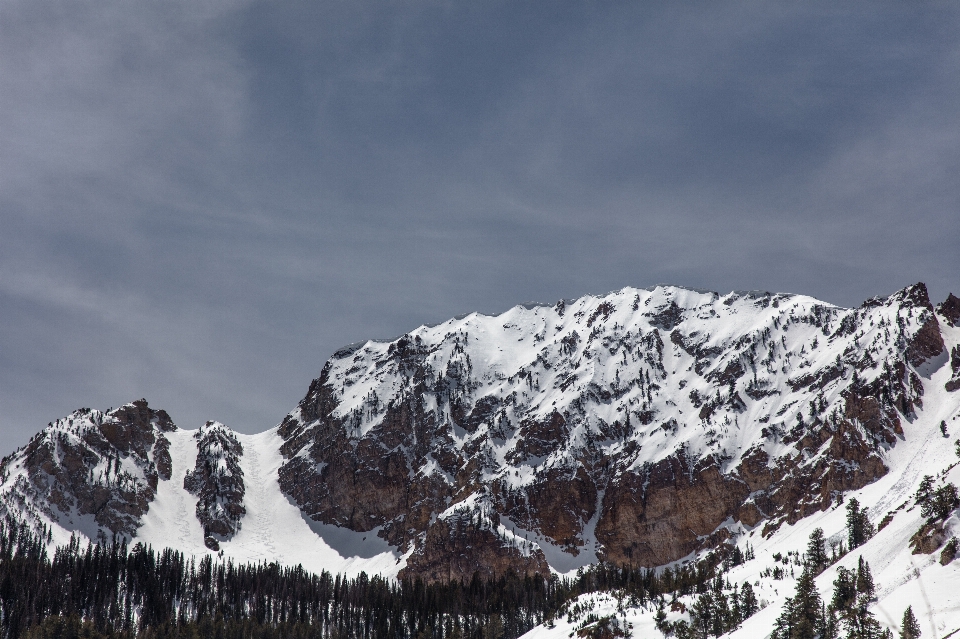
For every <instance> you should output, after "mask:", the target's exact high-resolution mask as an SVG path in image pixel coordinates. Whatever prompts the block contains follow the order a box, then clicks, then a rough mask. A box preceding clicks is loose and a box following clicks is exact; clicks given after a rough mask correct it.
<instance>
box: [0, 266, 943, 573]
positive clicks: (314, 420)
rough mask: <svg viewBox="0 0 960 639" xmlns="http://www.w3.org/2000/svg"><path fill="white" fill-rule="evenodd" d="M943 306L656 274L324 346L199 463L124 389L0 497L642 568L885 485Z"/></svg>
mask: <svg viewBox="0 0 960 639" xmlns="http://www.w3.org/2000/svg"><path fill="white" fill-rule="evenodd" d="M958 309H960V305H958V303H957V300H956V298H955V297H953V296H952V295H951V296H950V297H948V299H947V301H945V302H944V303H942V304H940V305H938V307H937V308H936V309H934V307H933V305H932V304H931V303H930V300H929V298H928V295H927V291H926V288H925V287H924V286H923V285H922V284H917V285H913V286H910V287H906V288H904V289H902V290H901V291H898V292H897V293H894V294H893V295H890V296H887V297H884V298H871V299H870V300H867V301H866V302H864V304H862V305H861V306H860V307H858V308H856V309H844V308H841V307H838V306H834V305H831V304H825V303H823V302H819V301H817V300H815V299H813V298H809V297H806V296H798V295H787V294H773V293H766V292H732V293H728V294H726V295H720V294H718V293H714V292H709V291H707V292H704V291H697V290H692V289H684V288H679V287H663V286H657V287H653V288H651V289H634V288H629V287H628V288H624V289H620V290H619V291H614V292H611V293H608V294H606V295H603V296H585V297H582V298H579V299H577V300H561V301H559V302H557V303H556V304H554V305H549V306H548V305H537V306H529V307H528V306H526V305H518V306H515V307H513V308H511V309H509V310H508V311H505V312H504V313H501V314H499V315H492V316H486V315H481V314H478V313H471V314H467V315H464V316H460V318H459V319H457V318H454V319H451V320H448V321H446V322H442V323H440V324H437V325H434V326H426V325H424V326H421V327H418V328H417V329H414V330H413V331H410V332H409V333H407V334H405V335H403V336H400V337H398V338H396V339H394V340H392V341H389V342H381V341H374V340H368V341H366V342H361V343H359V344H354V345H350V346H348V347H344V348H342V349H339V350H338V351H337V352H336V353H335V354H334V355H333V357H331V358H330V360H328V362H327V363H326V365H325V366H324V368H323V371H322V372H321V374H320V376H319V377H318V378H317V379H315V380H314V381H313V382H312V383H311V385H310V388H309V389H308V392H307V395H306V396H305V397H304V399H303V400H302V401H301V402H300V404H299V405H298V407H297V408H295V409H294V410H293V411H291V413H290V414H288V415H287V417H286V418H284V420H283V421H282V422H281V423H280V424H279V425H278V426H277V427H275V428H273V429H270V430H268V431H266V432H264V433H261V434H260V435H255V436H244V435H240V434H235V433H232V432H231V431H229V429H227V428H226V427H223V426H222V425H219V424H217V425H215V426H211V425H209V424H208V425H207V426H206V427H205V428H208V432H216V433H220V434H221V435H222V436H223V437H221V438H220V439H219V440H218V442H219V443H217V445H216V446H217V447H219V448H218V451H220V452H218V453H217V454H212V455H211V454H206V455H202V454H201V451H200V448H201V443H200V439H202V435H201V431H196V435H194V434H193V433H194V431H182V430H181V429H178V428H177V427H176V426H173V422H172V421H171V420H170V419H169V416H168V415H166V413H165V412H164V411H155V410H154V409H151V408H149V406H148V405H147V403H146V401H145V400H139V401H138V402H134V403H132V404H128V405H126V406H124V407H121V408H119V409H116V410H115V411H111V412H109V413H100V412H99V411H89V410H83V411H76V412H75V413H73V414H71V416H69V417H67V418H64V419H63V420H58V421H57V422H54V423H52V424H51V425H50V426H48V429H45V430H44V431H42V432H41V433H40V434H38V436H35V437H34V438H33V439H32V440H31V442H30V443H29V444H28V445H27V446H26V447H25V448H22V449H19V450H18V451H17V452H16V453H14V454H13V455H11V456H9V457H7V458H5V459H4V460H3V462H2V464H0V468H2V471H0V472H2V475H0V477H2V479H3V481H2V483H0V495H2V503H0V507H2V509H3V510H5V511H6V512H8V513H13V514H16V515H17V516H20V517H27V518H30V517H32V518H34V519H35V520H36V521H38V522H39V521H43V522H46V523H50V524H54V525H56V526H57V527H58V534H59V535H60V536H63V535H67V534H68V533H69V532H80V533H82V534H85V535H86V536H88V537H91V538H96V537H97V536H101V537H103V536H109V535H112V534H119V535H123V536H126V537H128V538H130V539H140V540H145V541H148V542H150V543H154V545H160V544H161V543H165V539H164V538H166V539H167V540H169V539H170V538H171V536H174V538H176V539H177V542H178V543H181V544H187V545H188V546H189V547H191V548H193V549H194V550H195V551H196V552H198V553H201V552H219V551H222V552H224V553H227V555H229V556H235V557H237V558H241V559H242V558H246V559H257V558H263V559H266V558H267V557H270V556H271V555H270V553H271V552H273V553H274V554H273V558H274V559H280V560H281V561H285V562H287V561H293V560H296V561H299V562H301V563H304V561H305V562H306V563H304V565H316V566H320V565H333V566H339V567H341V568H343V569H345V570H351V569H352V570H360V569H363V570H368V571H377V572H381V573H382V574H386V575H396V574H398V573H399V574H403V575H409V576H421V577H423V578H425V579H429V580H447V579H456V578H460V579H463V578H467V579H468V578H469V577H470V576H471V575H472V574H473V573H474V572H476V571H478V570H479V571H480V572H481V574H486V575H497V574H501V573H503V572H505V571H507V570H514V571H517V572H521V573H522V572H527V573H534V572H540V573H543V574H545V573H547V572H551V571H552V572H561V573H563V572H568V571H571V570H575V569H576V568H578V567H580V566H584V565H588V564H590V563H595V562H597V561H600V560H603V561H608V562H612V563H621V564H631V565H632V564H637V565H645V566H659V565H665V564H669V563H671V562H675V561H678V560H681V559H683V558H684V557H688V556H691V554H695V553H698V552H702V551H706V550H711V549H717V548H724V547H729V545H730V544H732V543H735V542H736V540H737V539H738V538H740V537H742V535H743V534H745V533H746V532H747V531H754V530H755V531H759V532H761V533H762V534H764V535H765V536H770V535H773V534H775V532H776V531H777V530H778V529H779V528H780V527H781V526H784V525H788V526H789V525H793V524H795V523H796V522H797V521H799V520H800V519H802V518H804V517H807V516H809V515H811V514H813V513H816V512H823V511H825V510H826V509H829V508H831V507H832V506H833V505H834V504H835V503H836V500H837V499H839V498H841V497H842V495H843V494H844V493H845V492H849V491H851V490H858V489H860V488H863V487H864V486H866V485H868V484H870V483H871V482H873V481H876V480H877V479H879V478H881V477H883V476H884V475H885V474H886V473H887V472H888V465H887V463H886V461H885V460H886V457H887V456H888V455H889V451H891V450H892V449H893V448H895V447H896V446H897V445H898V442H901V441H902V440H903V432H904V431H903V426H902V425H903V423H904V420H907V421H910V420H912V419H915V418H916V416H917V414H918V412H921V413H922V412H923V410H924V405H923V397H924V388H925V384H926V383H928V382H927V381H926V380H928V379H929V377H930V375H931V374H932V372H933V371H935V370H941V368H942V367H943V366H945V365H946V366H949V367H950V369H951V371H952V375H951V379H950V380H948V381H947V382H946V384H947V386H949V385H950V384H951V383H952V382H953V380H954V379H960V347H957V346H956V345H955V344H954V343H953V341H950V343H949V344H947V343H945V342H944V338H943V334H944V331H947V330H952V328H953V327H955V326H956V325H957V323H958V322H960V310H958ZM945 327H946V328H945ZM948 341H949V340H948ZM928 369H929V370H928ZM958 395H960V394H958ZM951 397H952V395H951ZM171 427H172V428H171ZM231 437H233V438H234V439H235V441H236V443H237V447H238V448H239V450H241V451H242V452H241V453H239V454H235V455H234V456H233V457H230V455H226V456H224V455H221V454H220V453H221V452H223V449H224V446H225V444H224V442H226V441H228V440H229V439H230V438H231ZM228 447H229V446H228ZM208 448H209V446H208ZM171 450H172V451H173V453H172V454H171V453H170V451H171ZM208 453H209V451H208ZM167 457H170V462H169V466H168V462H167ZM231 460H232V461H231ZM254 463H256V464H257V466H258V467H257V468H254V467H253V464H254ZM221 466H222V467H223V468H222V469H221V471H217V470H216V469H218V468H221ZM174 468H176V472H174ZM264 468H267V470H264ZM215 471H216V472H215ZM273 473H275V474H273ZM188 475H189V476H190V477H198V478H200V479H197V480H189V481H188ZM187 483H189V484H190V485H191V486H192V488H193V490H192V491H191V490H190V489H189V487H187V486H186V484H187ZM264 491H266V492H264ZM160 493H162V494H160ZM255 493H256V494H255ZM204 495H205V496H204ZM258 495H259V496H258ZM281 510H282V511H283V512H282V514H281V512H280V511H281ZM151 511H152V514H151ZM161 513H162V514H163V517H166V518H168V519H171V520H173V521H177V522H179V523H178V524H177V526H178V527H176V528H177V529H176V530H174V528H175V527H172V526H171V525H168V524H167V523H164V522H162V521H159V520H160V519H163V517H161V516H160V515H161ZM270 513H272V514H270ZM271 517H273V518H274V519H276V525H274V524H271V523H270V519H271ZM204 518H206V519H205V521H201V520H204ZM281 528H287V529H288V530H281ZM271 538H276V540H281V539H287V540H288V542H289V544H291V545H296V546H311V547H315V548H314V549H313V550H309V551H307V550H298V551H297V552H291V551H288V550H281V549H279V544H278V543H277V541H276V540H273V541H272V540H271ZM271 544H272V545H273V547H274V550H273V551H271V550H270V548H271ZM285 553H286V555H285ZM297 553H299V554H297ZM311 553H312V554H311ZM351 566H352V567H353V568H350V567H351Z"/></svg>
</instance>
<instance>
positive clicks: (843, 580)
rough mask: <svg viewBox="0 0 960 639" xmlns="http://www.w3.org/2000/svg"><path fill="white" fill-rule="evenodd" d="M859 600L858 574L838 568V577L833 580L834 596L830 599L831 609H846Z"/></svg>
mask: <svg viewBox="0 0 960 639" xmlns="http://www.w3.org/2000/svg"><path fill="white" fill-rule="evenodd" d="M856 600H857V575H856V573H855V572H854V571H852V570H848V569H846V568H843V567H842V566H841V567H840V568H837V578H836V579H835V580H834V581H833V598H832V599H831V600H830V609H831V610H846V609H847V608H850V607H851V606H853V604H854V603H855V602H856Z"/></svg>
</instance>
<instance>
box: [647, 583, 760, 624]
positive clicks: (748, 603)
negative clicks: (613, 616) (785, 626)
mask: <svg viewBox="0 0 960 639" xmlns="http://www.w3.org/2000/svg"><path fill="white" fill-rule="evenodd" d="M723 586H724V584H723V578H722V577H717V578H716V579H714V580H713V583H712V584H711V587H710V589H709V590H708V591H707V592H704V593H703V594H701V595H700V596H699V597H697V599H696V601H694V602H693V605H692V606H691V607H690V622H689V623H687V622H685V621H679V622H676V623H674V624H667V623H665V620H666V615H665V614H661V613H663V610H662V609H661V610H658V611H657V617H656V623H657V628H658V629H659V630H660V631H661V632H663V633H664V634H668V633H671V632H672V633H674V634H675V635H676V636H677V638H678V639H693V638H695V637H696V638H702V637H719V636H720V635H723V634H726V633H728V632H730V631H731V630H734V629H736V628H738V627H739V626H740V624H741V623H743V621H744V620H745V619H747V618H749V617H751V616H753V615H754V614H755V613H756V612H757V610H758V609H759V606H758V604H757V597H756V595H755V594H754V592H753V587H752V586H751V585H750V584H749V583H748V582H744V583H743V587H742V589H740V591H739V592H737V589H736V588H734V590H733V592H732V593H730V594H727V593H725V592H724V588H723Z"/></svg>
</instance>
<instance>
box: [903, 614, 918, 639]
mask: <svg viewBox="0 0 960 639" xmlns="http://www.w3.org/2000/svg"><path fill="white" fill-rule="evenodd" d="M919 637H920V624H919V623H917V618H916V617H915V616H914V615H913V607H912V606H907V609H906V610H904V611H903V621H901V622H900V639H919Z"/></svg>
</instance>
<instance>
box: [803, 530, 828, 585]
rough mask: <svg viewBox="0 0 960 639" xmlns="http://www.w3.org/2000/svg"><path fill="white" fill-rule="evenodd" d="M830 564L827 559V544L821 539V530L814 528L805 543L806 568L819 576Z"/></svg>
mask: <svg viewBox="0 0 960 639" xmlns="http://www.w3.org/2000/svg"><path fill="white" fill-rule="evenodd" d="M829 564H830V559H829V558H828V557H827V544H826V541H825V540H824V538H823V528H815V529H814V530H813V532H812V533H810V541H809V542H808V543H807V567H808V568H809V569H810V570H812V571H813V574H814V575H819V574H820V573H821V572H823V570H824V568H826V567H827V566H828V565H829Z"/></svg>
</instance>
